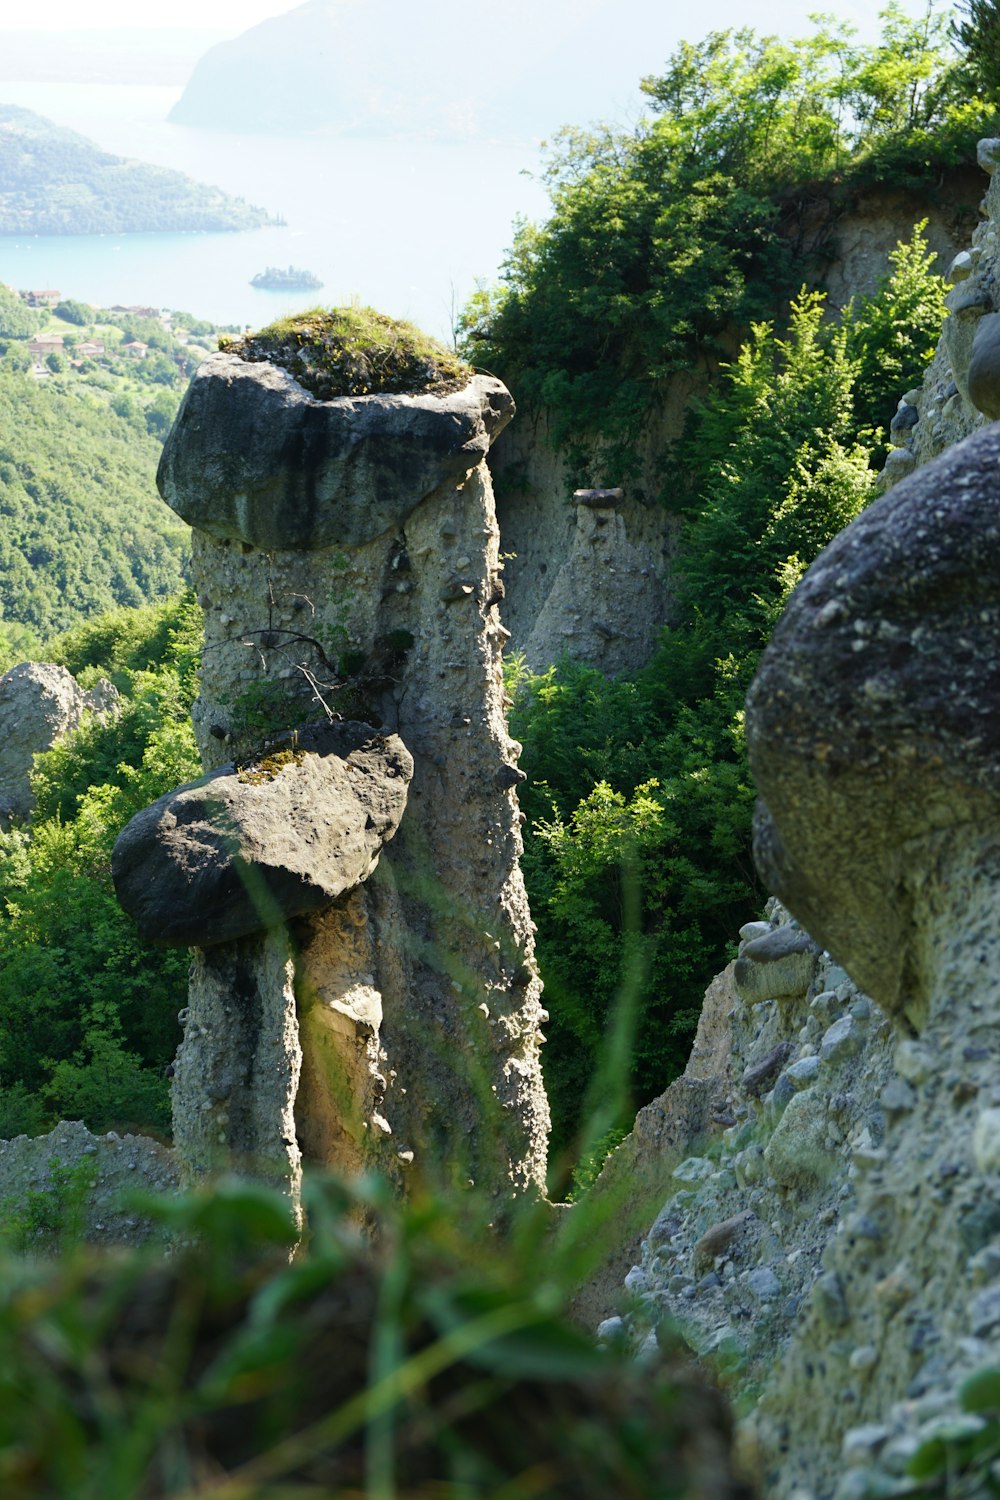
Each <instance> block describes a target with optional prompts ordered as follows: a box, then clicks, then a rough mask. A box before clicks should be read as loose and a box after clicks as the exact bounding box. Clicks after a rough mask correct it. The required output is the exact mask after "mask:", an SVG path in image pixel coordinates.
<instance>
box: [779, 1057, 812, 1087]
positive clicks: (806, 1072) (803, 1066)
mask: <svg viewBox="0 0 1000 1500" xmlns="http://www.w3.org/2000/svg"><path fill="white" fill-rule="evenodd" d="M819 1069H820V1059H819V1058H818V1057H815V1056H813V1057H800V1058H799V1060H798V1062H796V1063H792V1065H791V1067H790V1068H786V1069H785V1077H786V1078H788V1079H790V1081H791V1082H792V1083H793V1084H794V1086H795V1088H796V1089H805V1088H808V1087H809V1085H810V1084H811V1083H814V1082H815V1079H816V1074H817V1073H818V1072H819Z"/></svg>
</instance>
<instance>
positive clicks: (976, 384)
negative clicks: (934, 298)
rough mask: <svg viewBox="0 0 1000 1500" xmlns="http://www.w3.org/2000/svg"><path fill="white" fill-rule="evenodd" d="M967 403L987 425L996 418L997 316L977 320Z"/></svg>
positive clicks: (999, 370) (999, 381)
mask: <svg viewBox="0 0 1000 1500" xmlns="http://www.w3.org/2000/svg"><path fill="white" fill-rule="evenodd" d="M968 382H969V400H970V401H971V402H972V404H973V406H974V407H975V408H976V410H977V411H981V412H982V413H983V415H984V416H985V417H989V419H990V421H991V422H995V421H996V419H997V417H1000V313H987V314H986V316H985V317H983V318H980V320H979V325H978V327H977V328H976V334H975V337H974V339H973V341H972V358H971V359H970V361H969V376H968Z"/></svg>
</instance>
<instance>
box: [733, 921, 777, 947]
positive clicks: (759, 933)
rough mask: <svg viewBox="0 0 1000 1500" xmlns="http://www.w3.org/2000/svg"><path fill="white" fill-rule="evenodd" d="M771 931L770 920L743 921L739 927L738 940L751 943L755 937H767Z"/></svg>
mask: <svg viewBox="0 0 1000 1500" xmlns="http://www.w3.org/2000/svg"><path fill="white" fill-rule="evenodd" d="M773 931H774V929H773V928H772V926H771V924H770V922H744V924H743V926H742V927H741V928H740V942H742V943H752V942H754V941H755V940H756V939H757V938H763V937H768V936H769V934H770V933H771V932H773Z"/></svg>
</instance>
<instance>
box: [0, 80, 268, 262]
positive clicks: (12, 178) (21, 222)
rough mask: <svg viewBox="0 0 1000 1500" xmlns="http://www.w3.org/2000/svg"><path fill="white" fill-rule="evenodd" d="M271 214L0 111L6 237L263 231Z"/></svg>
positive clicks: (34, 118)
mask: <svg viewBox="0 0 1000 1500" xmlns="http://www.w3.org/2000/svg"><path fill="white" fill-rule="evenodd" d="M269 222H270V220H269V218H268V215H267V213H266V212H265V210H264V209H262V208H255V207H254V206H253V205H252V204H249V203H245V202H244V201H243V200H242V199H241V198H231V197H229V196H228V195H227V194H226V193H223V192H222V191H221V190H220V189H219V188H215V187H207V186H206V185H205V184H204V183H201V182H195V181H194V179H193V178H191V177H186V176H185V175H184V173H183V172H174V171H172V170H171V169H170V168H168V167H153V166H148V165H146V164H145V163H143V162H139V161H130V160H127V159H126V158H124V157H121V156H112V155H111V154H110V153H109V152H107V151H102V150H101V149H100V148H99V147H98V146H95V145H94V144H93V142H92V141H88V140H87V139H86V137H85V136H82V135H78V134H77V133H76V131H73V130H65V129H64V128H63V127H62V126H61V125H54V124H53V123H52V121H51V120H46V119H44V118H43V117H42V116H41V115H37V114H35V113H34V111H32V110H30V109H21V108H19V107H18V106H16V105H13V104H0V234H121V233H123V232H129V233H133V232H136V231H145V232H149V231H153V230H159V231H164V230H192V229H200V230H206V229H211V230H219V229H259V228H260V227H261V225H263V224H267V223H269Z"/></svg>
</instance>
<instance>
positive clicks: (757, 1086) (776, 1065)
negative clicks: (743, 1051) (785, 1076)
mask: <svg viewBox="0 0 1000 1500" xmlns="http://www.w3.org/2000/svg"><path fill="white" fill-rule="evenodd" d="M791 1050H792V1044H791V1042H790V1041H783V1042H779V1043H778V1045H777V1047H772V1048H771V1050H770V1052H768V1053H767V1055H766V1056H765V1057H762V1058H761V1059H760V1061H759V1062H756V1063H753V1064H752V1065H751V1066H749V1067H748V1068H747V1069H746V1070H745V1071H744V1074H743V1078H742V1083H743V1088H744V1090H745V1092H746V1093H747V1094H749V1095H750V1097H751V1098H757V1097H758V1096H759V1095H760V1094H762V1093H763V1092H764V1090H765V1089H766V1088H768V1087H769V1085H770V1084H771V1083H773V1082H774V1080H775V1078H777V1076H778V1074H779V1073H780V1072H781V1070H782V1068H783V1067H784V1065H785V1061H786V1059H787V1058H788V1057H789V1055H790V1054H791Z"/></svg>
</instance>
